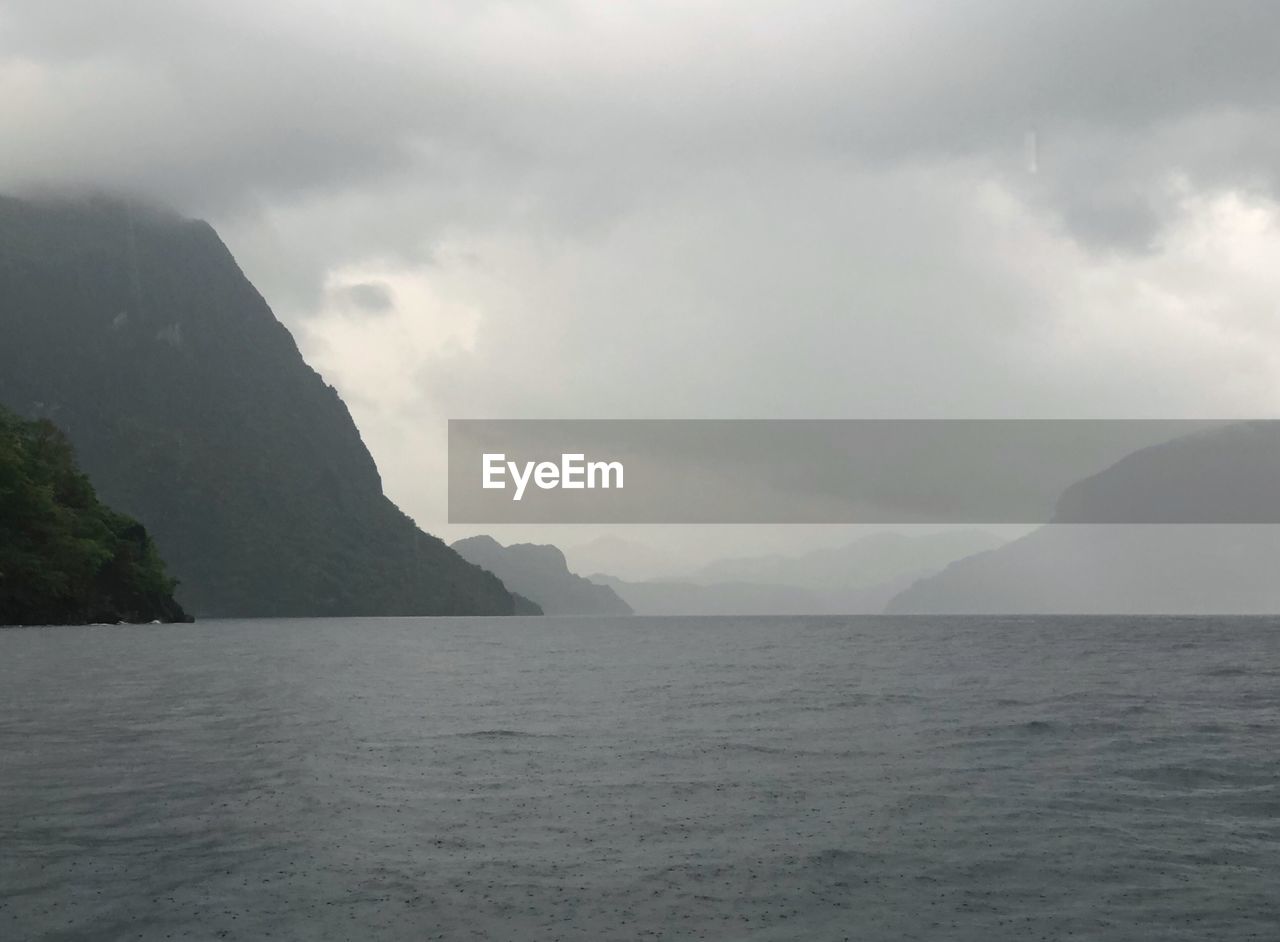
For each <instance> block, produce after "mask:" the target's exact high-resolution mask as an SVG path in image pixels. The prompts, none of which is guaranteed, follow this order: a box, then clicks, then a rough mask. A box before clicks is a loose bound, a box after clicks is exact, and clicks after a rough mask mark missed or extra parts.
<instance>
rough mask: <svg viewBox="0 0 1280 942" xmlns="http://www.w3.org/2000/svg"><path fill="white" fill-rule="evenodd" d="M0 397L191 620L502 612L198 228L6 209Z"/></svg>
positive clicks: (63, 205)
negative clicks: (390, 481) (176, 595)
mask: <svg viewBox="0 0 1280 942" xmlns="http://www.w3.org/2000/svg"><path fill="white" fill-rule="evenodd" d="M0 337H3V342H2V343H0V402H3V403H5V404H7V405H8V406H10V407H11V408H12V409H14V410H15V411H16V412H18V413H19V414H21V415H25V416H29V417H48V418H50V419H52V420H53V421H55V422H56V423H57V424H58V425H59V426H60V427H61V428H63V429H64V430H65V431H66V433H67V435H68V437H69V438H70V440H71V442H72V443H73V445H74V446H75V449H76V453H77V455H78V456H79V459H80V462H81V464H82V466H83V467H84V468H85V470H86V471H87V472H88V474H89V476H90V478H91V479H92V480H93V481H94V483H95V485H96V487H97V488H98V491H99V493H100V494H101V495H102V497H103V499H104V500H105V501H106V502H107V503H108V504H110V505H111V506H113V507H115V508H118V509H119V510H121V511H122V512H125V513H128V514H130V515H132V516H134V517H137V518H138V519H139V520H141V521H142V522H143V523H144V524H145V525H146V526H147V528H148V529H149V530H150V532H151V533H152V535H153V537H154V539H155V542H156V544H157V546H158V547H159V549H160V552H161V554H162V556H163V557H164V558H165V559H166V560H167V561H168V563H169V566H170V570H171V572H172V573H173V574H174V575H176V576H177V577H178V578H179V579H180V580H181V583H182V587H181V597H182V599H183V601H184V603H185V604H186V605H187V607H188V608H189V609H191V610H192V611H194V612H195V613H196V614H198V615H224V616H230V615H245V616H253V615H256V616H286V615H409V614H488V615H496V614H510V613H511V612H512V611H514V610H515V607H516V600H515V599H513V597H512V596H511V594H510V593H508V592H507V590H506V589H505V588H504V587H503V585H502V583H501V582H500V581H499V580H498V579H497V578H496V577H495V576H493V575H491V574H490V573H487V572H484V571H482V570H480V569H479V568H478V567H475V566H473V565H471V564H470V563H467V562H466V561H464V560H463V559H461V558H460V557H459V556H458V555H457V554H456V553H454V552H453V551H452V550H450V549H449V548H448V547H447V546H445V544H444V543H443V542H442V541H440V540H439V539H437V538H435V537H433V536H429V535H428V534H425V533H423V532H422V531H421V530H419V529H418V528H417V527H416V526H415V525H414V523H413V522H412V521H411V520H410V519H409V518H408V517H407V516H406V515H405V514H403V513H402V512H401V511H400V510H399V509H398V508H397V507H396V506H395V505H394V504H393V503H392V502H391V501H390V500H388V499H387V498H386V497H385V496H384V495H383V493H382V482H381V478H380V477H379V474H378V470H377V468H376V467H375V465H374V462H373V459H372V457H371V456H370V454H369V452H368V450H367V449H366V448H365V446H364V443H363V442H362V441H361V438H360V434H359V432H358V431H357V429H356V426H355V423H354V422H353V421H352V419H351V416H350V413H349V412H348V411H347V408H346V406H345V405H344V404H343V402H342V400H341V399H340V398H339V396H338V394H337V392H336V391H335V390H334V389H333V388H332V387H331V386H328V385H327V384H326V383H325V382H324V381H323V380H322V379H321V378H320V376H319V375H318V374H317V373H316V372H315V371H314V370H312V369H311V368H310V367H309V366H307V364H306V363H305V362H304V361H303V359H302V356H301V355H300V353H299V352H298V348H297V345H296V344H295V343H294V341H293V337H292V336H291V335H290V333H289V331H288V330H286V329H285V327H284V326H283V325H282V324H281V323H280V322H279V321H278V320H276V318H275V316H274V315H273V314H272V312H271V310H270V308H269V307H268V306H267V303H266V302H265V301H264V300H263V299H262V297H261V295H259V294H258V292H257V291H256V290H255V289H254V287H253V285H251V284H250V283H249V281H248V280H247V279H246V278H245V276H244V275H243V273H242V272H241V271H240V269H239V267H238V266H237V265H236V263H235V260H234V259H233V258H232V257H231V253H230V252H229V251H228V250H227V248H226V247H225V246H224V245H223V244H222V242H221V240H220V239H219V238H218V236H217V234H216V233H215V232H214V231H213V229H212V228H211V227H210V226H209V225H208V224H206V223H204V222H199V221H195V220H190V219H185V218H182V217H180V216H177V215H175V214H172V213H167V212H161V211H156V210H150V209H142V208H139V207H137V206H135V205H133V204H131V203H129V202H126V201H120V200H111V199H100V198H99V199H88V200H62V201H40V202H28V201H22V200H16V199H11V198H6V197H0Z"/></svg>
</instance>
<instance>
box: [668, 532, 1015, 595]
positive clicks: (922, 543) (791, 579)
mask: <svg viewBox="0 0 1280 942" xmlns="http://www.w3.org/2000/svg"><path fill="white" fill-rule="evenodd" d="M1002 542H1004V541H1003V540H1001V539H1000V538H999V537H997V536H995V535H993V534H991V533H987V532H985V531H983V530H970V529H963V530H957V529H952V530H942V531H938V532H935V533H923V534H914V533H898V532H889V531H885V532H879V533H871V534H869V535H867V536H865V537H862V538H861V539H858V540H854V541H853V542H851V543H849V544H847V545H845V546H840V547H837V548H835V549H820V550H813V551H811V552H808V553H803V554H801V555H798V556H778V555H775V556H744V557H738V558H733V559H722V560H717V561H715V562H713V563H710V564H708V565H706V566H703V567H702V568H701V569H699V570H696V571H695V572H693V573H691V574H690V575H689V576H688V577H687V581H689V582H697V583H701V584H704V585H705V584H712V583H725V582H752V583H765V584H774V585H789V586H799V587H801V588H806V589H813V590H814V591H816V592H821V593H835V594H840V593H844V592H847V591H849V590H852V589H865V588H869V587H871V586H875V585H881V584H884V583H886V582H892V581H896V580H899V579H902V578H903V577H904V576H913V577H918V576H920V575H922V574H923V573H925V572H930V571H932V570H936V569H941V568H942V567H943V566H945V565H946V564H947V563H950V562H953V561H954V560H957V559H960V558H962V557H964V556H969V555H971V554H973V553H978V552H982V551H984V550H989V549H993V548H994V547H996V546H999V545H1000V544H1001V543H1002Z"/></svg>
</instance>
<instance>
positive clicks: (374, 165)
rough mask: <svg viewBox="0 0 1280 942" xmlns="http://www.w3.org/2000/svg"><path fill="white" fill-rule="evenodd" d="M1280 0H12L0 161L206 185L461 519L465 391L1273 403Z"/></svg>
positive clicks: (809, 402) (390, 451)
mask: <svg viewBox="0 0 1280 942" xmlns="http://www.w3.org/2000/svg"><path fill="white" fill-rule="evenodd" d="M1278 29H1280V7H1275V6H1274V5H1271V4H1261V3H1245V2H1240V3H1233V2H1228V3H1218V4H1212V5H1211V4H1204V3H1193V2H1162V3H1155V2H1134V3H1125V4H1113V3H1103V2H1083V3H1081V2H1073V3H1037V4H1027V3H1018V2H1012V0H1010V2H994V0H983V2H978V3H973V4H931V3H915V2H907V3H892V4H889V3H876V4H871V3H853V4H850V3H846V2H839V3H837V2H816V0H802V2H796V3H788V4H778V3H764V2H752V0H745V2H744V0H733V2H730V0H724V2H710V0H706V2H688V0H683V2H674V0H651V2H645V3H635V4H600V3H587V2H569V0H546V2H529V3H513V2H496V0H467V2H461V0H459V2H436V3H420V2H409V0H371V2H364V3H361V4H339V3H321V4H316V3H301V2H280V0H274V2H264V0H257V2H252V3H249V2H239V0H230V2H223V3H219V4H204V3H195V2H175V0H167V2H160V0H142V2H131V3H103V2H100V0H94V2H90V0H83V2H80V3H64V4H49V3H46V2H38V0H10V2H9V3H7V4H5V5H4V6H3V7H0V126H3V127H4V128H5V129H6V142H5V146H4V147H3V148H0V189H5V190H11V191H12V190H18V191H20V190H24V189H30V188H38V187H59V188H63V187H84V186H88V187H106V188H111V189H122V190H125V191H128V192H132V193H138V194H142V195H146V196H148V197H151V198H154V199H158V200H162V201H164V202H167V203H171V204H174V205H175V206H177V208H179V209H181V210H183V211H186V212H189V213H192V214H198V215H203V216H206V217H208V218H210V220H211V221H213V222H214V223H215V225H217V226H218V228H219V230H220V231H221V232H222V233H223V236H224V238H225V239H226V240H227V241H228V243H229V245H230V246H231V248H232V250H233V252H235V254H236V255H237V257H238V258H239V259H240V260H241V262H242V264H243V265H244V267H245V268H246V270H247V271H248V273H249V274H250V276H251V277H253V278H254V280H255V282H256V283H258V285H259V287H260V288H261V289H262V290H263V292H264V293H265V294H266V296H267V298H268V300H270V301H271V302H272V303H273V304H274V306H275V307H276V309H277V312H278V313H279V314H280V315H281V317H282V318H283V319H284V320H285V321H286V323H288V324H289V326H290V327H291V328H292V329H293V330H294V331H295V333H296V334H297V335H298V337H299V340H300V343H301V344H302V347H303V349H304V352H305V353H306V354H307V356H308V358H309V359H310V360H311V361H312V362H313V364H314V365H316V366H317V367H318V368H319V369H320V370H321V371H322V372H323V373H325V375H326V376H327V377H328V378H329V379H330V380H331V381H332V382H335V383H336V385H337V386H338V387H339V389H340V390H341V391H342V392H343V394H344V396H345V397H346V398H347V399H348V401H349V402H350V404H351V406H352V409H353V412H354V414H355V415H356V418H357V421H358V422H359V423H360V425H361V428H362V430H363V432H364V434H365V436H366V439H367V440H368V442H369V444H370V447H371V449H372V450H373V451H374V453H375V456H376V457H377V458H378V460H379V463H380V465H381V466H382V468H383V471H384V476H385V477H386V480H387V483H388V489H389V491H390V492H391V494H392V496H393V497H395V498H396V499H397V500H399V501H400V502H401V503H402V504H404V505H405V507H406V509H408V510H409V511H410V512H411V513H414V514H415V515H416V516H417V517H419V519H420V520H421V521H422V522H423V523H425V524H427V525H428V526H438V525H439V522H440V521H441V517H442V514H443V506H444V503H443V490H442V484H441V483H440V482H441V481H442V469H443V464H444V462H443V454H442V448H443V420H444V419H445V418H447V417H451V416H471V417H572V416H599V417H622V416H654V417H664V416H679V417H704V416H706V417H735V416H753V417H784V416H970V417H984V416H1023V415H1025V416H1074V415H1084V416H1169V417H1202V416H1221V415H1268V416H1269V415H1272V414H1273V413H1274V412H1275V410H1276V406H1277V403H1278V401H1280V394H1278V391H1277V390H1278V389H1280V386H1278V385H1277V382H1276V380H1277V366H1280V364H1278V363H1277V350H1280V346H1278V343H1280V320H1278V318H1277V310H1276V302H1275V300H1274V299H1275V298H1277V297H1280V294H1278V293H1277V289H1278V288H1280V276H1277V275H1274V274H1272V273H1271V269H1273V268H1274V267H1275V266H1274V265H1273V264H1269V260H1270V259H1273V258H1275V257H1277V254H1276V253H1277V251H1278V250H1280V228H1277V206H1276V182H1277V181H1276V176H1275V175H1276V168H1277V167H1280V132H1278V131H1276V130H1275V129H1276V128H1280V122H1278V121H1277V118H1278V117H1280V66H1278V65H1277V60H1276V57H1275V55H1274V49H1273V43H1272V41H1271V38H1272V37H1274V36H1275V35H1276V34H1277V30H1278Z"/></svg>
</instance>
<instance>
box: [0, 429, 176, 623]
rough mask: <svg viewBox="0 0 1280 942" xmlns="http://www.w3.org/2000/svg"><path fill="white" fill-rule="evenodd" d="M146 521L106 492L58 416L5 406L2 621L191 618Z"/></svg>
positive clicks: (0, 480)
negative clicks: (98, 490) (23, 413)
mask: <svg viewBox="0 0 1280 942" xmlns="http://www.w3.org/2000/svg"><path fill="white" fill-rule="evenodd" d="M174 585H175V583H174V580H173V579H170V578H169V577H168V576H167V575H166V574H165V569H164V564H163V563H162V562H161V560H160V556H159V554H158V553H157V552H156V548H155V545H154V544H153V543H152V541H151V538H150V537H149V536H148V535H147V531H146V529H145V528H144V527H143V526H142V525H141V524H139V523H138V522H137V521H136V520H134V519H132V518H130V517H127V516H125V515H124V514H120V513H116V512H115V511H113V510H111V508H109V507H107V506H105V505H104V504H103V503H102V502H101V501H99V500H98V497H97V495H96V494H95V493H94V490H93V486H92V485H91V484H90V483H89V479H88V478H87V477H85V475H84V474H82V473H81V472H80V469H79V468H78V467H76V463H75V459H74V457H73V455H72V451H71V445H70V444H69V443H68V442H67V439H66V437H65V436H64V435H63V434H62V433H61V432H60V431H58V429H57V428H56V427H54V425H53V424H52V423H51V422H48V421H36V422H26V421H23V420H21V419H19V418H18V417H17V416H15V415H14V414H13V413H11V412H9V411H8V410H7V409H4V408H3V407H0V624H4V625H50V624H83V623H90V622H117V621H130V622H145V621H155V620H158V621H187V620H188V619H187V616H186V615H185V613H184V612H183V611H182V608H181V607H180V606H179V605H178V603H177V602H175V601H174V598H173V589H174Z"/></svg>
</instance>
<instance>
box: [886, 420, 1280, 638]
mask: <svg viewBox="0 0 1280 942" xmlns="http://www.w3.org/2000/svg"><path fill="white" fill-rule="evenodd" d="M1277 501H1280V428H1277V426H1276V425H1275V424H1274V423H1247V422H1246V423H1240V424H1233V425H1228V426H1225V427H1221V428H1217V429H1212V430H1206V431H1201V432H1197V433H1195V434H1193V435H1189V436H1186V437H1183V438H1179V439H1175V440H1173V441H1171V442H1168V443H1165V444H1161V445H1156V446H1152V447H1149V448H1144V449H1141V450H1139V451H1137V452H1135V453H1134V454H1132V455H1130V456H1128V457H1126V458H1124V459H1122V460H1121V461H1119V462H1117V463H1116V464H1115V465H1113V466H1111V467H1110V468H1108V469H1106V470H1104V471H1101V472H1099V473H1098V474H1095V475H1092V476H1091V477H1089V478H1086V479H1084V480H1082V481H1080V482H1078V483H1077V484H1075V485H1072V486H1071V487H1070V488H1068V489H1067V490H1066V492H1065V493H1064V494H1063V496H1062V498H1061V500H1060V501H1059V502H1058V507H1057V512H1056V513H1055V516H1054V518H1053V522H1052V523H1051V524H1049V525H1048V526H1044V527H1041V528H1040V529H1038V530H1035V531H1033V532H1032V533H1030V534H1028V535H1026V536H1024V537H1022V538H1021V539H1018V540H1014V541H1013V542H1011V543H1008V544H1006V545H1005V546H1002V547H1000V548H998V549H995V550H992V551H990V552H985V553H980V554H977V555H974V556H971V557H968V558H966V559H962V560H959V561H957V562H955V563H953V564H952V565H950V566H948V567H947V568H946V569H944V570H943V571H941V572H939V573H937V574H935V575H932V576H930V577H927V578H924V579H921V580H919V581H918V582H916V583H915V584H914V585H912V586H910V587H909V588H907V589H906V590H905V591H903V592H902V593H900V594H899V595H898V596H896V597H895V598H894V599H893V600H892V601H891V602H890V604H889V606H888V611H889V612H894V613H938V614H1005V613H1009V614H1146V613H1151V614H1270V613H1277V612H1280V526H1278V525H1274V524H1251V523H1250V521H1251V520H1258V519H1261V520H1266V519H1269V518H1273V516H1272V509H1273V508H1274V507H1275V506H1277ZM1106 519H1112V520H1118V521H1128V522H1124V523H1116V524H1096V523H1094V524H1084V523H1079V522H1078V521H1081V520H1092V521H1096V520H1106ZM1188 519H1190V520H1200V521H1203V522H1202V523H1199V524H1196V523H1168V522H1166V521H1171V520H1188ZM1144 521H1145V522H1144Z"/></svg>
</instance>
